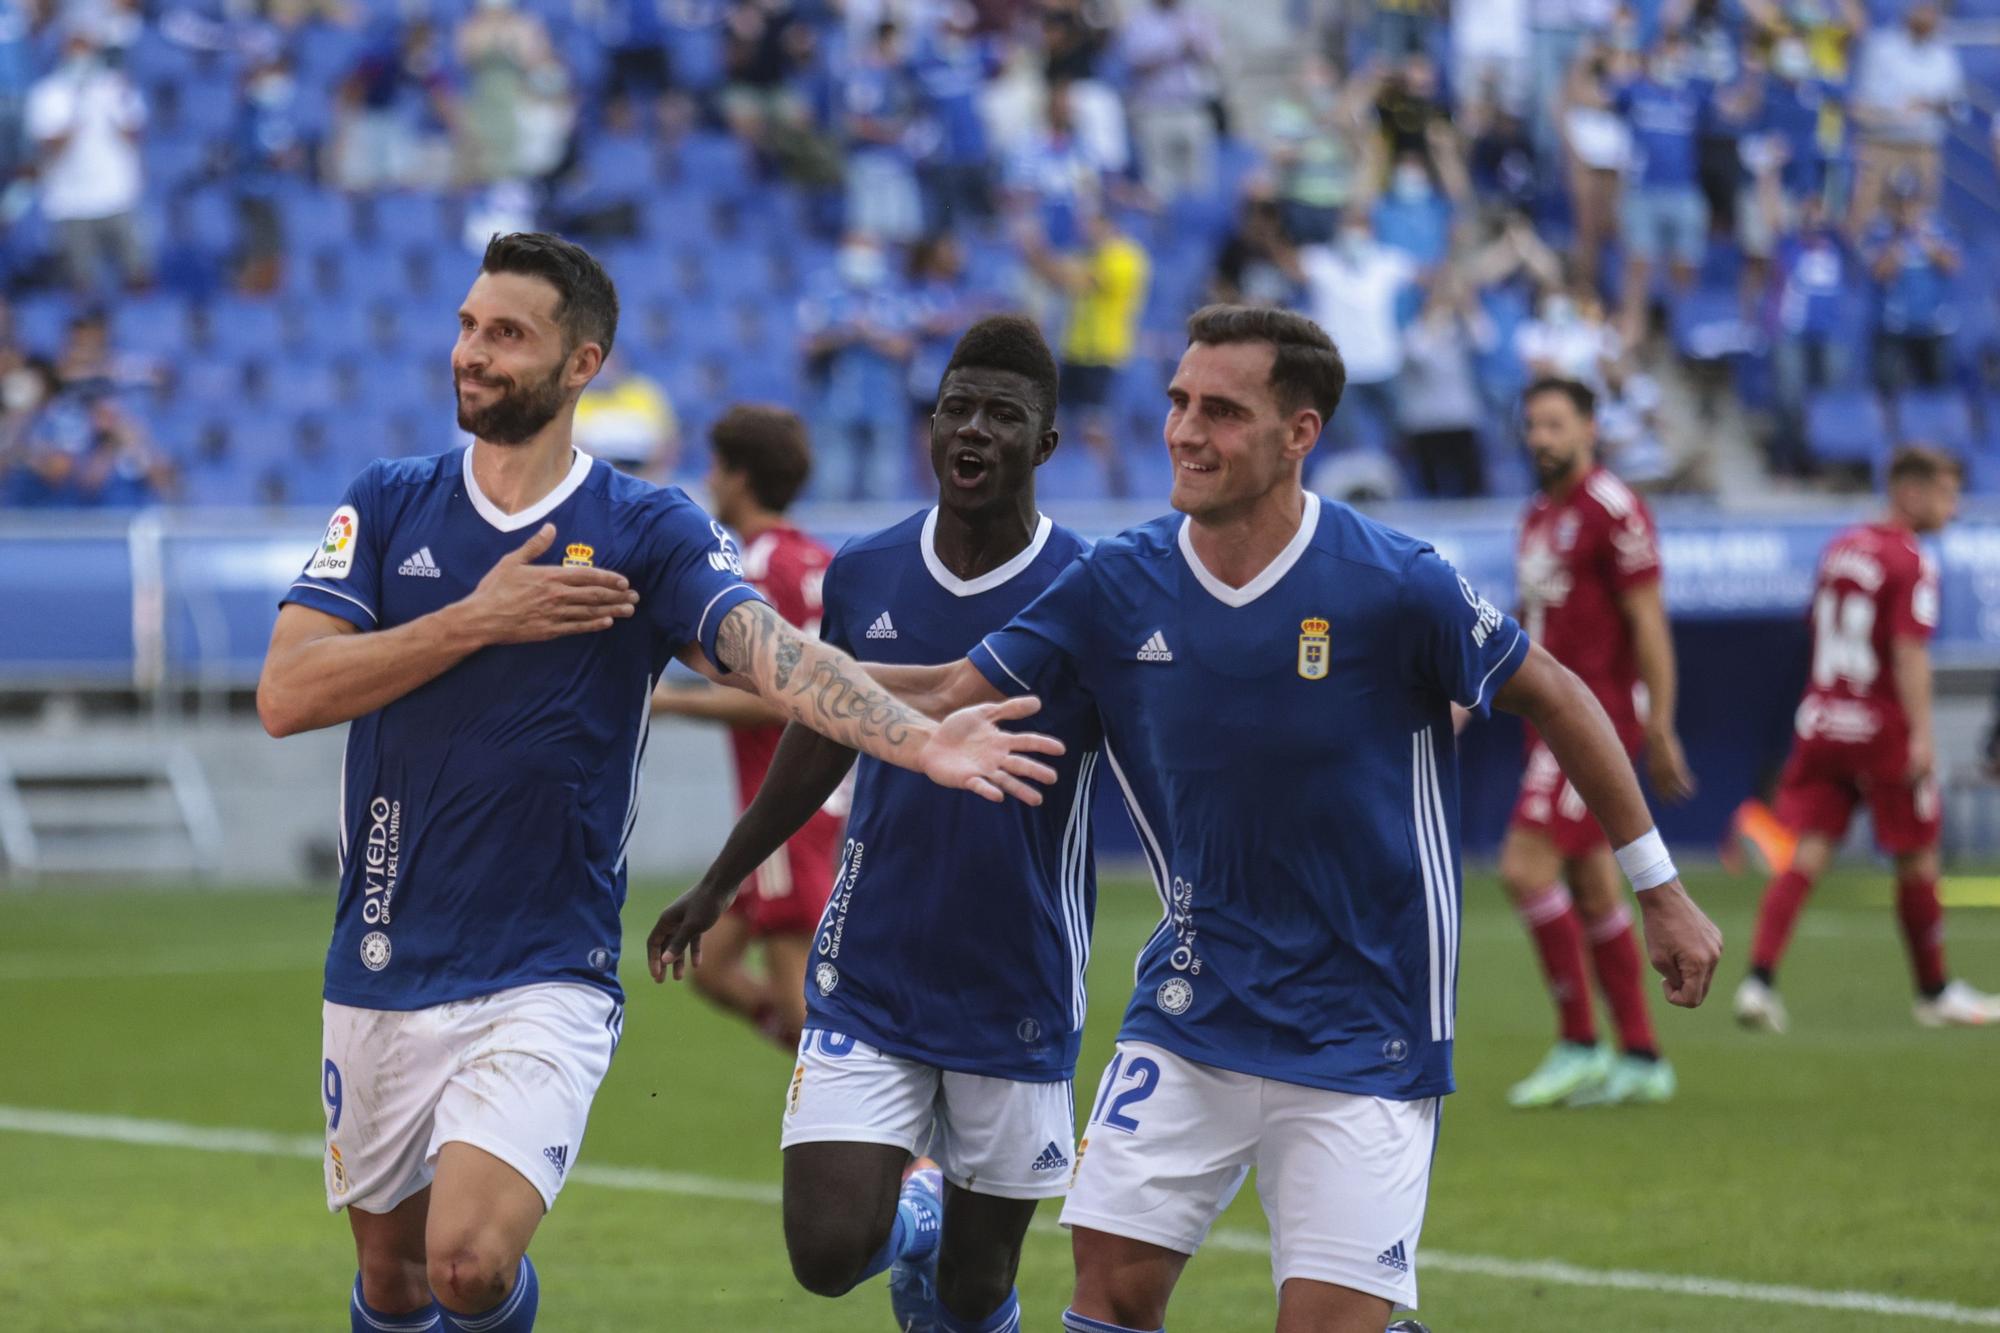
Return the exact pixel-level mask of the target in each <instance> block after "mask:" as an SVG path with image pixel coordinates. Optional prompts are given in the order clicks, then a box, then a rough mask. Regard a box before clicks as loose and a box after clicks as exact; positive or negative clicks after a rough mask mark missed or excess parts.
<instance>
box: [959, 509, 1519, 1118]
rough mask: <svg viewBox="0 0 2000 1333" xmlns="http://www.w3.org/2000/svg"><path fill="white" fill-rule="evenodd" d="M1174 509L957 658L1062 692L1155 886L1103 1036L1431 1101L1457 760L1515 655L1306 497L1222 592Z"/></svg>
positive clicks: (1448, 980) (1386, 547)
mask: <svg viewBox="0 0 2000 1333" xmlns="http://www.w3.org/2000/svg"><path fill="white" fill-rule="evenodd" d="M1187 523H1188V520H1186V519H1185V518H1182V517H1180V516H1178V515H1175V516H1170V517H1167V518H1162V519H1158V520H1155V521H1154V522H1152V523H1148V524H1146V525H1144V526H1142V527H1138V528H1134V529H1132V530H1130V531H1129V532H1126V533H1124V534H1123V535H1121V536H1119V537H1117V538H1114V539H1112V540H1110V541H1106V542H1100V543H1099V544H1098V545H1097V546H1096V547H1095V548H1094V549H1093V550H1092V551H1091V552H1089V553H1088V554H1087V555H1085V556H1084V557H1083V558H1082V559H1080V560H1079V561H1078V562H1077V563H1076V564H1075V565H1074V566H1072V567H1071V568H1070V569H1069V570H1068V571H1066V572H1065V573H1064V574H1063V576H1062V577H1061V578H1059V579H1058V580H1057V581H1056V582H1055V584H1054V585H1052V586H1051V587H1050V588H1049V590H1048V592H1047V593H1045V594H1043V596H1042V598H1041V599H1040V600H1039V601H1037V602H1036V603H1035V604H1034V605H1033V606H1031V607H1029V608H1028V609H1027V611H1025V612H1024V613H1023V614H1022V615H1020V616H1019V617H1017V618H1016V619H1015V621H1014V622H1013V624H1011V625H1009V626H1008V627H1007V628H1006V629H1004V630H1002V631H1001V632H999V633H997V634H992V635H989V636H988V637H987V638H986V640H985V641H984V642H983V643H982V644H981V645H980V646H979V647H978V648H977V649H975V650H974V651H973V653H972V660H973V662H974V663H976V664H977V665H978V667H979V669H980V670H981V671H982V672H983V673H984V674H985V675H986V677H987V679H988V680H990V681H992V682H993V684H994V685H995V686H996V687H998V688H1000V689H1002V690H1005V691H1007V692H1009V693H1015V694H1018V693H1023V692H1026V691H1030V690H1032V691H1033V692H1034V693H1036V694H1039V695H1040V696H1041V697H1042V698H1043V699H1044V700H1047V701H1050V702H1057V701H1061V700H1066V699H1074V698H1078V697H1081V698H1087V699H1090V700H1092V701H1094V702H1095V704H1096V706H1097V707H1098V709H1099V710H1100V712H1101V715H1102V721H1103V727H1104V732H1105V762H1106V763H1107V764H1108V765H1110V766H1111V769H1112V772H1113V775H1114V777H1115V778H1116V779H1117V780H1118V781H1119V783H1120V784H1121V786H1122V787H1123V789H1124V794H1125V797H1126V799H1127V802H1128V804H1129V805H1130V807H1131V809H1132V813H1133V821H1134V823H1135V824H1136V825H1137V826H1138V828H1139V834H1140V841H1141V843H1142V845H1143V846H1144V848H1145V852H1146V858H1147V860H1148V861H1149V862H1150V863H1151V868H1152V872H1153V877H1154V880H1155V883H1156V885H1157V887H1158V889H1159V892H1160V900H1161V909H1162V910H1161V918H1162V919H1161V922H1160V925H1159V928H1158V930H1157V931H1156V932H1155V933H1154V935H1153V937H1152V938H1151V939H1150V940H1149V941H1148V942H1147V944H1146V947H1145V949H1144V950H1143V951H1142V952H1141V953H1140V955H1139V963H1138V988H1137V990H1136V991H1135V993H1134V994H1133V997H1132V1002H1131V1004H1130V1005H1129V1006H1128V1007H1127V1009H1126V1013H1125V1022H1124V1027H1123V1030H1122V1033H1121V1035H1122V1036H1123V1037H1124V1038H1125V1039H1127V1040H1133V1041H1148V1042H1153V1043H1156V1044H1158V1045H1160V1046H1164V1047H1166V1048H1167V1049H1168V1050H1171V1051H1174V1052H1177V1053H1178V1054H1181V1055H1184V1056H1186V1057H1187V1058H1188V1059H1191V1060H1196V1061H1199V1062H1201V1063H1203V1064H1210V1065H1216V1066H1219V1067H1221V1068H1224V1069H1232V1070H1237V1071H1240V1072H1243V1073H1249V1074H1257V1075H1261V1076H1263V1077H1266V1078H1272V1079H1278V1080H1282V1081H1284V1082H1287V1083H1299V1084H1305V1085H1307V1086H1311V1087H1320V1088H1331V1089H1334V1090H1337V1091H1341V1092H1351V1093H1358V1094H1363V1095H1368V1096H1379V1097H1392V1098H1398V1099H1411V1098H1419V1097H1432V1096H1437V1095H1440V1094H1442V1093H1445V1092H1449V1091H1450V1090H1451V1043H1452V1029H1453V1025H1454V1013H1453V1009H1454V993H1455V990H1456V984H1457V977H1458V921H1459V884H1458V765H1457V756H1456V753H1455V750H1454V747H1453V738H1452V729H1451V708H1450V705H1451V702H1452V701H1453V700H1456V701H1457V702H1459V703H1460V704H1463V705H1464V706H1466V707H1467V708H1471V709H1473V710H1474V711H1477V712H1484V711H1485V710H1486V708H1487V706H1488V704H1489V703H1490V702H1491V700H1492V698H1493V692H1494V691H1495V690H1497V689H1498V688H1499V687H1500V686H1501V685H1503V684H1505V683H1506V681H1507V680H1508V678H1509V677H1511V676H1512V675H1513V673H1514V671H1515V670H1517V669H1518V668H1519V666H1520V664H1521V662H1522V661H1523V660H1524V659H1525V658H1526V656H1527V652H1528V641H1527V637H1526V636H1525V635H1524V634H1523V633H1522V632H1521V629H1520V627H1519V626H1518V625H1516V624H1515V623H1514V621H1513V620H1512V619H1510V618H1509V617H1507V616H1505V615H1503V614H1502V613H1501V612H1499V611H1498V610H1496V609H1495V608H1494V607H1493V605H1492V604H1491V603H1489V602H1487V601H1486V600H1485V599H1483V598H1481V597H1480V596H1478V595H1477V594H1476V593H1475V592H1473V590H1472V588H1471V587H1470V586H1469V585H1468V584H1466V583H1465V581H1464V580H1462V579H1461V578H1459V577H1458V575H1457V574H1456V573H1455V572H1454V571H1453V570H1452V568H1451V566H1450V565H1449V564H1447V563H1446V562H1445V561H1444V560H1443V559H1442V558H1440V557H1439V556H1438V555H1437V553H1436V552H1435V551H1433V550H1432V549H1431V548H1430V547H1429V546H1427V545H1425V544H1424V543H1422V542H1419V541H1416V540H1414V539H1412V538H1410V537H1406V536H1404V535H1403V534H1401V533H1399V532H1396V531H1394V530H1392V529H1390V528H1386V527H1384V526H1382V525H1381V524H1379V523H1375V522H1373V521H1371V520H1369V519H1366V518H1363V517H1362V516H1360V515H1358V514H1356V513H1355V512H1354V511H1353V510H1351V509H1349V508H1347V507H1346V506H1344V505H1340V504H1336V503H1333V502H1331V501H1322V500H1320V499H1318V498H1317V497H1315V496H1310V495H1308V496H1307V497H1306V510H1305V518H1304V521H1303V522H1302V523H1301V524H1300V527H1299V531H1298V534H1297V535H1296V536H1295V537H1294V538H1293V539H1292V541H1291V542H1290V543H1289V544H1288V545H1287V546H1286V548H1285V549H1284V551H1283V552H1282V553H1281V554H1280V555H1279V556H1278V557H1277V558H1276V559H1275V560H1273V561H1272V563H1271V565H1270V566H1269V567H1268V568H1267V569H1266V570H1265V571H1264V572H1263V573H1262V574H1260V575H1259V576H1258V577H1257V578H1256V579H1254V580H1252V581H1251V582H1250V583H1249V584H1247V585H1245V586H1244V587H1242V588H1240V589H1237V588H1230V587H1229V586H1228V585H1226V584H1224V583H1222V582H1221V581H1220V580H1218V579H1216V578H1215V577H1214V576H1213V575H1212V574H1210V573H1209V572H1208V571H1207V570H1206V569H1205V568H1203V567H1202V565H1201V563H1200V561H1199V560H1198V559H1197V558H1196V556H1195V553H1194V549H1193V546H1192V545H1191V544H1190V542H1189V539H1188V532H1187Z"/></svg>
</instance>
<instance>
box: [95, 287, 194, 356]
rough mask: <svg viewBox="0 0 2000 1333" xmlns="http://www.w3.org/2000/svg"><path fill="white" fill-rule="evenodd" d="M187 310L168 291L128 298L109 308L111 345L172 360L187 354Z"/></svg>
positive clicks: (178, 298) (177, 298)
mask: <svg viewBox="0 0 2000 1333" xmlns="http://www.w3.org/2000/svg"><path fill="white" fill-rule="evenodd" d="M188 338H189V335H188V320H187V307H186V305H185V303H183V302H182V301H181V299H180V297H178V296H176V295H174V294H172V293H170V292H156V293H152V294H149V295H145V296H128V297H126V298H125V299H124V300H122V301H120V302H118V303H117V304H116V305H114V306H112V307H111V342H112V345H113V346H115V347H117V348H119V349H121V350H123V351H129V352H136V353H138V354H140V355H142V356H157V357H162V358H174V357H178V356H180V355H181V354H183V353H185V352H186V351H187V347H188Z"/></svg>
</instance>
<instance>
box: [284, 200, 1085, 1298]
mask: <svg viewBox="0 0 2000 1333" xmlns="http://www.w3.org/2000/svg"><path fill="white" fill-rule="evenodd" d="M617 318H618V302H617V296H616V293H615V292H614V291H613V289H612V286H611V282H610V279H609V278H608V277H606V276H605V273H604V270H603V269H602V268H600V267H599V266H598V265H597V263H596V261H595V260H593V259H592V258H591V257H590V256H589V255H588V254H586V253H585V252H584V251H583V250H581V249H579V248H578V247H576V246H574V245H571V244H569V243H567V242H565V241H561V240H558V239H557V238H555V237H552V236H546V235H541V234H516V235H511V236H501V237H496V238H495V239H494V240H493V241H492V243H491V244H489V245H488V246H487V249H486V254H485V257H484V259H483V260H482V261H481V264H480V273H479V276H478V278H477V279H476V280H475V281H474V282H473V284H472V288H471V290H470V292H469V293H468V294H467V296H466V298H465V301H464V304H463V305H461V306H460V308H459V312H458V326H459V333H458V342H457V344H456V345H455V346H454V347H453V349H452V376H453V380H454V382H455V384H456V386H457V393H458V421H459V425H460V427H461V428H462V429H464V430H466V431H468V432H469V433H470V434H471V435H472V436H473V437H474V438H473V443H472V444H471V445H470V446H469V447H467V448H465V449H461V450H455V451H453V452H450V453H445V454H439V455H435V456H432V457H429V458H410V459H398V460H392V461H386V462H378V463H376V464H374V465H373V466H371V467H369V468H368V469H367V470H366V471H365V472H363V473H362V474H361V476H360V477H359V478H357V479H356V480H355V482H354V483H353V485H352V486H350V487H349V488H348V492H347V496H346V499H345V500H344V502H343V503H342V504H341V505H340V507H339V508H338V509H337V510H335V512H334V516H333V519H332V521H331V522H330V523H329V524H328V527H327V532H326V537H325V539H324V541H323V542H322V544H321V545H320V547H319V549H318V550H317V551H316V552H315V553H314V554H313V556H312V558H311V560H310V561H309V562H308V563H307V565H306V568H305V571H304V573H303V574H301V575H300V577H299V580H298V581H297V582H296V583H295V584H293V585H292V587H291V589H290V591H289V592H287V593H286V595H285V598H284V602H285V605H284V607H283V609H282V610H281V611H280V612H279V614H278V623H277V627H276V628H275V629H274V630H273V631H272V635H271V646H270V650H269V652H268V654H267V656H266V658H265V661H264V671H263V676H262V679H261V680H260V681H259V682H258V687H257V708H258V713H259V715H260V716H261V717H262V719H263V721H264V725H265V727H266V728H267V729H268V730H269V731H270V732H271V734H272V735H274V736H285V735H290V734H292V733H293V732H299V731H309V730H312V729H314V728H317V727H327V726H333V725H335V724H337V723H341V722H350V723H352V726H351V727H350V729H349V731H348V737H347V752H346V759H345V761H344V763H343V765H342V805H341V819H340V850H341V856H342V873H341V885H340V896H339V901H338V904H337V906H336V908H335V916H334V930H333V940H332V944H331V946H330V947H329V948H328V951H327V962H326V984H325V990H324V996H325V1006H324V1041H325V1046H324V1050H325V1061H324V1064H323V1067H322V1089H321V1090H322V1093H323V1095H324V1100H325V1110H326V1145H327V1147H326V1186H327V1203H328V1206H329V1207H330V1208H333V1209H336V1210H338V1209H340V1208H343V1207H345V1208H346V1209H347V1214H348V1222H349V1225H350V1227H351V1228H352V1230H353V1232H354V1241H355V1251H356V1254H357V1256H358V1258H359V1261H360V1273H359V1275H358V1276H357V1278H356V1279H355V1284H354V1290H353V1295H352V1298H351V1300H350V1303H349V1304H350V1316H351V1319H350V1322H351V1324H352V1326H353V1328H354V1329H356V1330H399V1329H435V1328H445V1329H464V1330H477V1331H478V1333H519V1331H520V1330H524V1329H528V1328H530V1327H532V1325H533V1323H534V1318H535V1308H536V1304H537V1301H538V1286H537V1282H536V1277H535V1270H534V1266H533V1265H532V1264H531V1263H529V1262H528V1259H527V1249H528V1242H529V1240H530V1238H531V1237H532V1236H533V1235H534V1232H535V1228H536V1227H537V1226H538V1225H540V1223H541V1219H542V1214H543V1213H544V1212H545V1211H546V1210H547V1209H548V1208H549V1207H550V1206H551V1205H552V1204H553V1203H554V1202H555V1197H556V1194H557V1192H558V1191H559V1190H560V1189H561V1188H562V1183H563V1178H564V1176H565V1175H566V1174H567V1173H568V1171H569V1170H570V1169H571V1168H572V1167H573V1166H574V1165H575V1164H576V1160H577V1156H578V1153H579V1150H580V1148H581V1144H582V1140H583V1131H584V1122H585V1119H586V1117H587V1115H588V1112H589V1109H590V1101H591V1098H592V1096H593V1095H594V1094H595V1092H596V1089H597V1086H598V1084H599V1082H600V1081H602V1079H603V1077H604V1074H605V1070H606V1068H607V1067H608V1066H609V1064H610V1060H611V1055H612V1051H613V1049H614V1048H615V1047H616V1045H617V1042H618V1032H619V1026H620V1020H621V1016H622V1010H621V1007H620V1000H621V993H620V991H619V988H618V974H617V965H618V941H619V935H618V909H619V907H620V905H621V903H622V902H623V899H624V896H625V844H626V840H627V838H628V837H629V836H630V834H631V831H632V823H633V820H634V819H635V818H636V812H637V809H638V774H639V769H640V763H641V761H642V759H643V758H644V748H645V724H646V720H647V718H648V716H649V705H650V701H651V698H652V693H653V683H654V681H655V679H656V678H657V677H658V675H659V673H660V670H661V668H662V667H664V666H665V665H666V663H667V661H668V659H669V658H671V657H673V656H675V655H676V654H679V655H681V656H682V657H683V658H684V659H687V660H690V661H691V663H692V664H696V665H698V666H700V667H701V668H702V669H704V670H707V671H709V672H711V673H716V674H720V673H722V672H730V673H734V674H733V675H732V677H731V679H732V680H736V681H741V682H743V683H745V684H746V685H749V686H751V687H753V688H755V689H756V690H757V691H758V692H759V693H761V694H762V695H763V696H764V697H765V698H767V699H771V700H773V701H775V702H777V703H779V704H780V705H781V706H782V707H784V709H785V710H786V712H787V713H789V714H790V715H791V716H792V717H793V718H795V719H797V720H799V721H801V722H804V723H806V724H807V725H810V726H815V727H822V728H824V729H825V730H826V731H827V732H829V733H830V734H831V735H833V736H834V737H835V738H837V739H838V740H840V741H841V742H842V743H843V744H847V745H852V746H857V747H859V748H861V749H864V750H866V751H868V752H869V753H870V754H872V755H875V756H878V757H880V758H882V759H885V760H888V761H890V762H892V763H896V764H901V765H906V766H909V767H913V768H917V769H919V770H921V771H922V772H923V773H925V774H926V775H927V776H929V777H930V778H932V779H933V780H934V781H937V782H940V783H942V784H944V785H946V786H951V787H960V788H967V789H970V790H972V791H976V792H978V793H979V794H981V795H984V796H988V797H990V798H992V799H994V800H999V799H1001V794H1002V792H1003V791H1004V792H1007V793H1010V794H1013V795H1016V796H1018V797H1020V798H1022V799H1023V800H1026V801H1028V802H1030V803H1033V802H1036V801H1038V800H1039V799H1040V798H1039V795H1038V794H1037V793H1036V792H1035V791H1034V790H1033V789H1032V788H1031V787H1029V786H1028V785H1027V782H1026V781H1025V779H1035V780H1041V781H1046V780H1047V779H1049V778H1052V777H1053V776H1054V773H1053V771H1052V770H1050V769H1048V768H1047V767H1046V766H1045V765H1042V764H1040V763H1038V762H1036V761H1035V760H1034V759H1032V758H1031V757H1030V756H1031V755H1032V754H1033V753H1036V752H1040V753H1048V754H1054V753H1057V752H1059V751H1060V749H1061V746H1060V745H1059V744H1057V743H1056V742H1054V741H1052V740H1048V739H1047V738H1043V737H1036V736H1030V735H1022V734H1016V733H1009V732H1005V731H1002V730H1001V729H1000V728H999V727H998V725H997V724H998V723H999V722H1001V721H1004V720H1007V719H1009V718H1014V717H1019V716H1023V715H1025V713H1027V712H1032V711H1033V707H1032V706H1029V707H1028V708H1026V709H1024V710H1010V711H1006V712H998V711H991V710H989V711H987V712H985V713H983V714H966V715H963V716H960V717H955V718H952V719H949V720H947V721H945V722H944V723H942V724H939V725H936V726H933V725H932V724H931V723H930V722H928V721H927V720H925V719H924V718H923V717H921V716H920V715H918V714H917V713H915V712H913V711H912V710H911V709H909V708H908V707H906V706H904V705H903V704H902V703H901V702H899V701H898V700H896V699H895V698H893V697H892V696H890V695H889V694H887V693H886V692H884V691H883V690H882V688H881V687H880V686H879V685H878V684H877V683H876V682H875V681H874V680H873V679H871V678H870V677H869V676H868V675H867V673H865V672H864V671H862V670H861V669H860V668H858V667H857V666H856V665H855V664H854V662H853V661H852V659H850V658H849V657H847V656H846V655H845V654H843V653H841V652H838V651H836V650H834V649H832V648H829V647H826V646H823V645H821V644H820V643H818V642H816V641H814V640H812V639H808V638H806V637H804V636H802V635H801V634H800V633H799V632H798V631H797V630H795V629H793V628H792V627H791V626H789V625H787V624H786V623H785V622H784V620H783V619H782V618H781V617H780V616H779V615H778V614H777V612H775V611H773V610H772V609H771V607H770V606H769V604H767V603H766V602H764V601H763V600H762V599H761V598H759V597H758V596H757V594H756V592H755V591H754V590H753V589H751V588H750V587H749V585H747V584H746V583H744V582H743V580H742V577H741V572H740V567H739V565H738V563H737V558H736V554H735V551H734V549H733V548H732V547H731V545H730V544H729V542H728V540H727V539H726V538H725V537H724V536H723V535H722V531H721V528H720V527H719V526H718V525H717V524H715V523H714V522H713V521H712V520H710V519H709V517H708V515H706V514H704V513H702V512H701V510H700V509H698V508H697V507H696V506H695V505H694V504H692V503H691V502H689V500H688V499H687V497H686V496H684V495H682V494H681V493H680V492H679V491H675V490H661V489H659V488H657V487H655V486H652V485H650V484H648V483H645V482H641V481H637V480H634V479H632V478H629V477H626V476H623V475H621V474H619V473H618V472H616V471H615V470H613V469H612V468H610V467H608V466H606V465H604V464H601V463H597V462H594V461H593V460H592V459H591V458H589V457H588V456H587V455H585V454H582V453H580V452H578V451H577V450H575V449H574V448H572V446H571V443H570V437H571V426H572V421H573V418H574V415H575V410H576V400H577V396H578V394H579V393H580V392H581V391H582V389H583V387H584V386H585V385H586V384H588V383H589V382H590V379H591V377H592V376H593V375H594V374H595V373H596V372H597V370H598V368H599V367H600V366H601V365H602V364H603V361H604V357H605V354H606V353H607V352H609V351H610V350H611V345H612V339H613V336H614V334H615V332H616V329H617Z"/></svg>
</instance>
